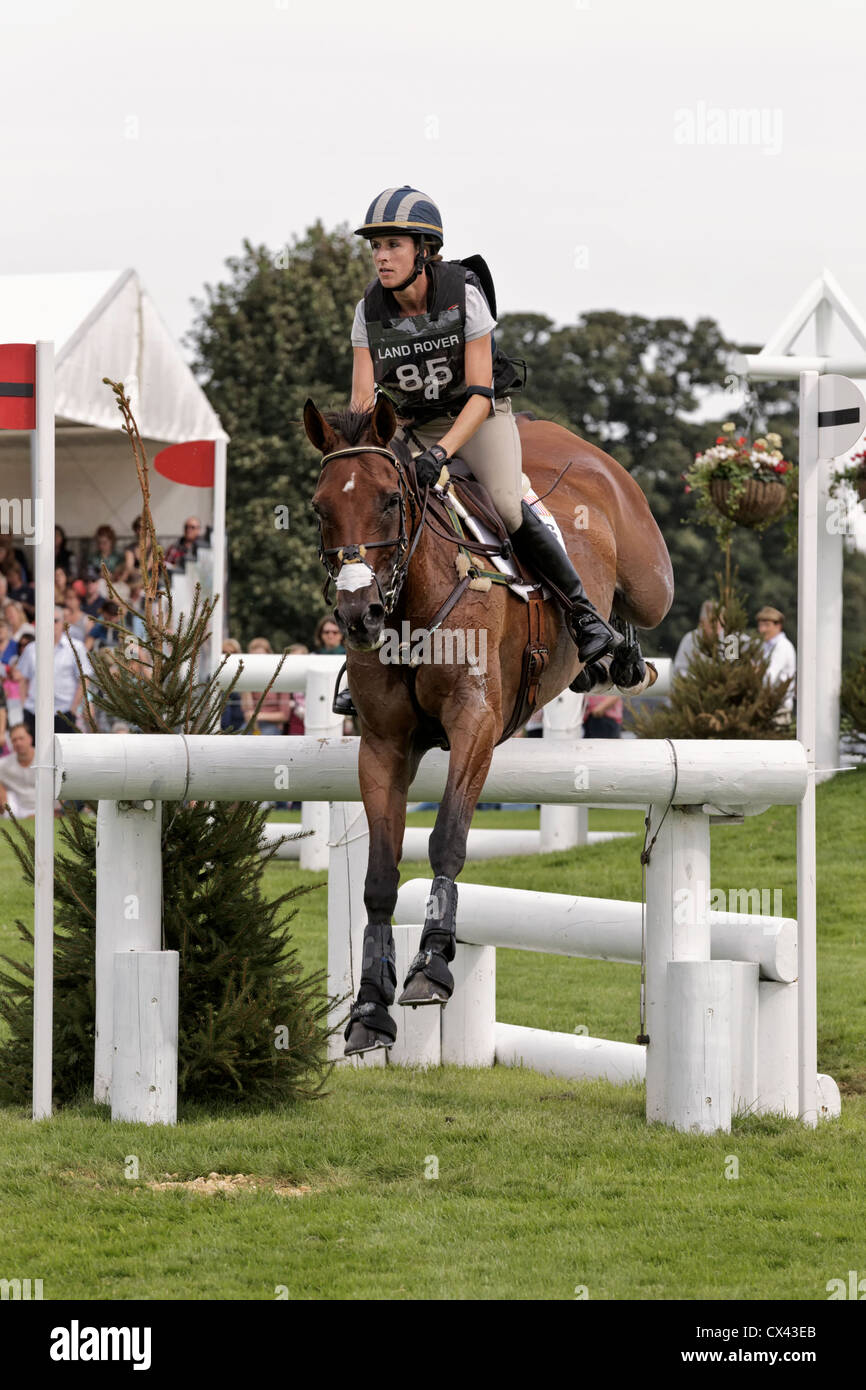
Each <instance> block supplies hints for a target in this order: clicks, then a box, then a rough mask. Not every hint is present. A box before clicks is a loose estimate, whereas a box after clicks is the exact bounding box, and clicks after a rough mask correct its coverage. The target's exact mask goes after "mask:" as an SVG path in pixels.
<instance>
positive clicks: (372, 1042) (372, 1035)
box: [343, 1023, 394, 1057]
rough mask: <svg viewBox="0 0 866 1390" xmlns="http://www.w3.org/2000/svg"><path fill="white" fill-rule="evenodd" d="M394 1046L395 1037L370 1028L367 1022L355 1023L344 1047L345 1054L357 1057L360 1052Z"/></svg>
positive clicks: (345, 1055)
mask: <svg viewBox="0 0 866 1390" xmlns="http://www.w3.org/2000/svg"><path fill="white" fill-rule="evenodd" d="M393 1046H394V1039H393V1038H389V1037H388V1035H387V1034H386V1033H379V1032H377V1030H376V1029H375V1028H368V1027H367V1025H366V1023H353V1024H352V1027H351V1030H350V1032H349V1036H348V1038H347V1039H346V1046H345V1047H344V1048H343V1056H344V1057H355V1056H357V1054H358V1053H359V1052H373V1051H374V1050H375V1049H376V1048H377V1047H393Z"/></svg>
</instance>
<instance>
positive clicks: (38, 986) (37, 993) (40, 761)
mask: <svg viewBox="0 0 866 1390" xmlns="http://www.w3.org/2000/svg"><path fill="white" fill-rule="evenodd" d="M30 464H31V492H32V495H33V507H34V513H35V525H36V533H35V540H36V547H35V548H36V554H35V557H34V558H35V568H36V639H35V640H36V652H35V655H36V702H35V711H36V739H35V744H36V750H35V751H36V757H35V759H34V762H35V765H36V820H35V846H34V849H35V858H34V893H33V1118H34V1120H41V1119H45V1118H47V1117H48V1116H49V1115H50V1114H51V1095H52V1074H53V1073H52V1047H53V1026H54V1025H53V1017H54V344H53V342H39V343H37V344H36V429H35V430H34V431H33V433H32V434H31V436H30Z"/></svg>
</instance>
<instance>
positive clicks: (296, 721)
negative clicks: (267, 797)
mask: <svg viewBox="0 0 866 1390" xmlns="http://www.w3.org/2000/svg"><path fill="white" fill-rule="evenodd" d="M309 651H310V649H309V647H305V646H304V644H303V642H293V643H292V645H291V646H290V647H289V655H290V656H308V655H309ZM306 696H307V692H306V691H305V690H293V691H292V693H291V695H290V697H289V698H290V699H291V702H292V712H291V714H290V715H289V726H288V728H287V729H286V733H287V734H297V735H301V734H303V732H304V714H305V711H306ZM292 809H293V810H294V806H293V807H292Z"/></svg>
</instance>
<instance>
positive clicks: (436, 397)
mask: <svg viewBox="0 0 866 1390" xmlns="http://www.w3.org/2000/svg"><path fill="white" fill-rule="evenodd" d="M469 262H470V263H471V264H474V265H478V266H479V269H483V271H484V272H486V275H485V280H486V282H487V283H486V284H485V283H484V281H483V280H482V279H481V278H479V275H477V274H476V273H475V270H473V269H471V268H470V265H469V264H464V263H463V262H461V261H434V262H433V263H432V264H431V265H430V266H429V267H428V276H429V278H430V290H429V294H428V304H429V307H428V310H427V313H425V314H413V315H410V316H409V317H401V315H400V306H399V304H398V303H397V301H396V299H395V298H394V295H393V294H392V293H391V291H390V290H387V289H385V288H384V286H383V285H382V284H381V283H380V282H379V280H378V279H376V280H373V281H371V282H370V284H369V285H368V286H367V289H366V292H365V294H364V318H365V320H366V325H367V336H368V340H369V344H370V353H371V355H372V358H373V374H374V377H375V381H376V386H377V388H378V389H379V391H381V392H382V394H383V395H385V396H387V397H388V399H389V400H390V401H391V403H392V404H393V406H394V408H395V410H396V411H397V414H398V415H400V416H401V417H402V418H403V419H411V420H414V421H416V422H418V423H422V422H423V421H425V420H430V419H433V418H434V417H435V416H437V415H457V414H459V412H460V411H461V410H462V409H463V406H464V405H465V404H466V401H467V399H468V397H467V395H466V373H465V366H464V359H465V351H466V339H465V329H466V286H467V284H469V285H474V286H475V288H476V289H478V290H480V292H481V294H482V295H483V297H484V299H485V300H486V302H487V304H488V307H489V308H490V311H491V313H492V314H493V316H494V318H495V317H496V300H495V297H494V295H493V284H492V280H491V279H490V272H489V271H488V270H487V266H486V265H485V263H484V261H483V260H482V259H481V257H480V256H473V257H470V258H469ZM491 300H492V303H491ZM522 384H523V383H522V381H521V378H520V376H519V374H518V372H517V370H516V368H515V366H514V364H513V363H512V362H511V360H510V359H509V358H508V357H506V356H505V354H504V353H503V352H501V351H499V350H498V349H497V348H496V345H495V342H494V343H493V390H494V393H495V395H497V396H506V395H508V394H509V393H510V392H511V391H514V390H516V389H517V388H518V387H519V386H521V385H522Z"/></svg>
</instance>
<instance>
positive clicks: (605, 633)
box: [511, 502, 623, 663]
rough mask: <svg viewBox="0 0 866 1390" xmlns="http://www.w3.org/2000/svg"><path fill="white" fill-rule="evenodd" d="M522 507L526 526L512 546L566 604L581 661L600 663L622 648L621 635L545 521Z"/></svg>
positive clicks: (525, 505)
mask: <svg viewBox="0 0 866 1390" xmlns="http://www.w3.org/2000/svg"><path fill="white" fill-rule="evenodd" d="M521 506H522V510H523V522H522V523H521V525H520V526H519V527H518V528H517V530H516V531H513V532H512V534H511V544H512V545H513V546H514V550H515V552H516V554H517V555H518V556H519V557H520V559H521V560H525V561H526V563H527V564H529V565H531V566H532V568H533V569H534V570H535V571H536V572H537V573H538V574H539V575H540V577H541V578H542V579H545V580H547V581H548V582H549V583H550V585H551V587H552V588H554V589H556V590H558V592H559V593H560V594H562V596H563V598H564V599H565V600H566V602H567V605H568V606H567V607H566V608H565V621H566V622H567V624H568V630H569V632H570V633H571V636H572V640H573V641H574V644H575V646H576V647H577V652H578V656H579V657H580V659H581V661H583V662H584V663H587V662H590V661H598V659H599V657H600V656H604V655H605V654H606V653H607V652H615V651H616V649H617V647H620V646H621V645H622V641H623V638H622V636H621V634H620V633H618V632H616V631H615V630H614V629H613V628H612V627H611V626H610V624H609V623H606V622H605V620H604V618H603V617H602V616H601V614H600V613H599V611H598V609H597V608H596V607H595V605H594V604H593V603H592V602H591V601H590V599H589V598H588V597H587V593H586V590H585V589H584V587H583V584H582V583H581V579H580V575H579V574H578V573H577V570H576V569H575V568H574V566H573V565H572V563H571V561H570V560H569V558H568V556H567V555H566V553H565V551H564V550H563V548H562V546H561V545H560V544H559V542H558V541H557V539H556V537H555V536H554V535H553V533H552V532H551V531H550V530H549V529H548V528H547V527H546V526H545V524H544V522H543V521H542V520H541V517H540V516H538V515H537V514H536V513H535V512H534V511H533V510H532V508H531V507H530V505H529V503H528V502H522V503H521Z"/></svg>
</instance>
